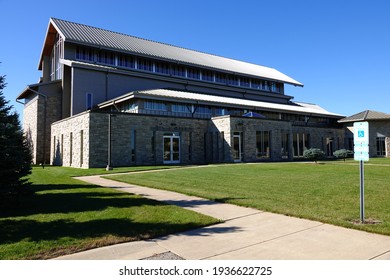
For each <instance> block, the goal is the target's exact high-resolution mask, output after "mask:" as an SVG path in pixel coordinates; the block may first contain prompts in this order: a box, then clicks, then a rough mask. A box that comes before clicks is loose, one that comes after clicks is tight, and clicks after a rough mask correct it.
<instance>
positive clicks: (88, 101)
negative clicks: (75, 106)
mask: <svg viewBox="0 0 390 280" xmlns="http://www.w3.org/2000/svg"><path fill="white" fill-rule="evenodd" d="M92 105H93V93H92V92H87V93H86V94H85V110H91V109H92Z"/></svg>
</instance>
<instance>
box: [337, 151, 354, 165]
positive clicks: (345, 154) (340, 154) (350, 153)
mask: <svg viewBox="0 0 390 280" xmlns="http://www.w3.org/2000/svg"><path fill="white" fill-rule="evenodd" d="M333 155H334V156H335V157H336V158H342V159H344V162H345V159H346V158H348V157H352V156H353V151H351V150H347V149H341V150H337V151H335V152H334V153H333Z"/></svg>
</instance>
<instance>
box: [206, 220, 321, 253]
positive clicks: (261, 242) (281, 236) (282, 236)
mask: <svg viewBox="0 0 390 280" xmlns="http://www.w3.org/2000/svg"><path fill="white" fill-rule="evenodd" d="M323 225H324V223H321V224H319V225H315V226H312V227H308V228H305V229H302V230H298V231H294V232H290V233H287V234H284V235H280V236H277V237H274V238H271V239H267V240H263V241H260V242H256V243H253V244H250V245H247V246H244V247H241V248H237V249H234V250H230V251H227V252H224V253H220V254H216V255H212V256H208V257H205V258H202V260H206V259H208V258H210V257H216V256H221V255H224V254H227V253H231V252H236V251H240V250H243V249H247V248H250V247H253V246H256V245H259V244H263V243H267V242H270V241H273V240H277V239H280V238H284V237H287V236H290V235H294V234H297V233H300V232H304V231H307V230H310V229H313V228H316V227H320V226H323Z"/></svg>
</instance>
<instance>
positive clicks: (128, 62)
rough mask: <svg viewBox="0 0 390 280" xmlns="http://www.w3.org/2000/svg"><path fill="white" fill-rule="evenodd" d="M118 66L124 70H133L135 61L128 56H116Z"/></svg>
mask: <svg viewBox="0 0 390 280" xmlns="http://www.w3.org/2000/svg"><path fill="white" fill-rule="evenodd" d="M118 66H120V67H125V68H132V69H134V68H135V59H134V57H132V56H128V55H118Z"/></svg>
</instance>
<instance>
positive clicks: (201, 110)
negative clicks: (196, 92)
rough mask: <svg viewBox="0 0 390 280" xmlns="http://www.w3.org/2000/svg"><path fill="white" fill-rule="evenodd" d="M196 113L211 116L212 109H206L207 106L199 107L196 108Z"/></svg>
mask: <svg viewBox="0 0 390 280" xmlns="http://www.w3.org/2000/svg"><path fill="white" fill-rule="evenodd" d="M195 113H197V114H209V115H211V109H210V107H206V106H198V107H197V108H196V111H195Z"/></svg>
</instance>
